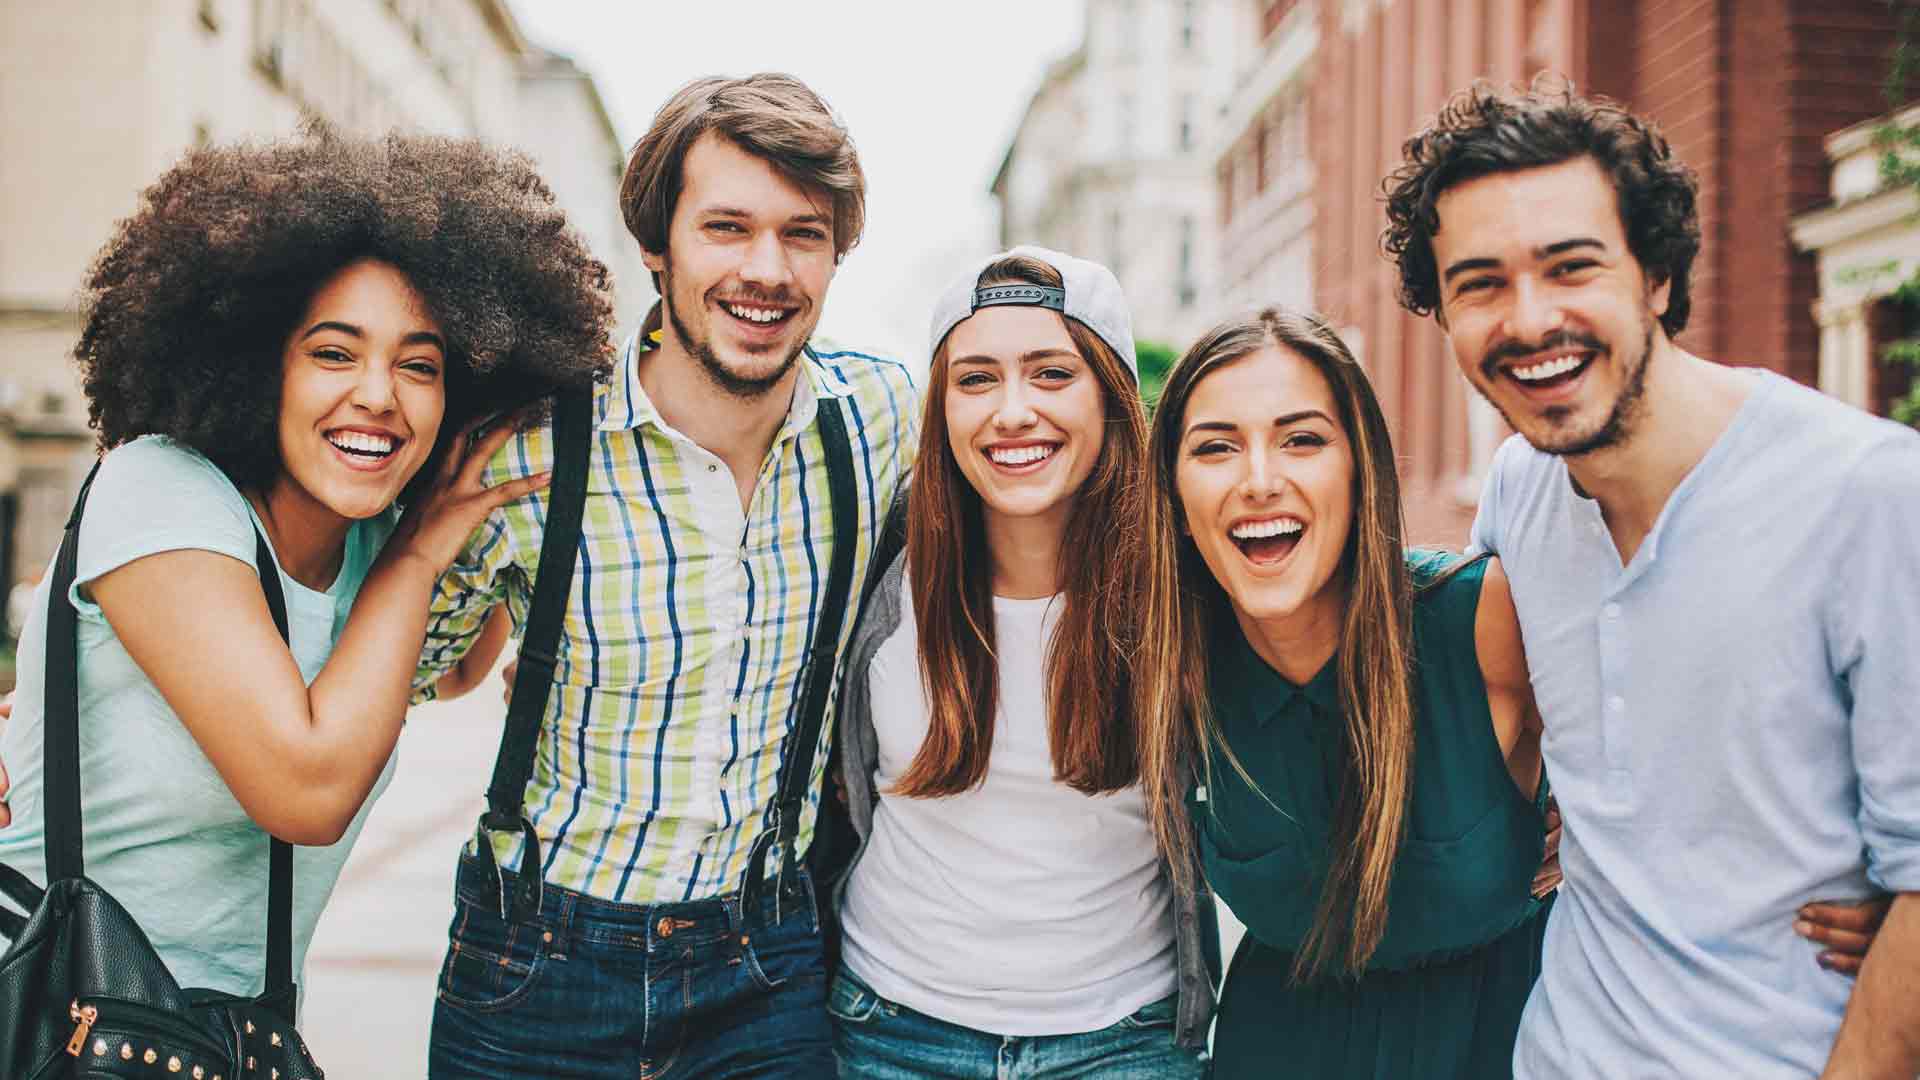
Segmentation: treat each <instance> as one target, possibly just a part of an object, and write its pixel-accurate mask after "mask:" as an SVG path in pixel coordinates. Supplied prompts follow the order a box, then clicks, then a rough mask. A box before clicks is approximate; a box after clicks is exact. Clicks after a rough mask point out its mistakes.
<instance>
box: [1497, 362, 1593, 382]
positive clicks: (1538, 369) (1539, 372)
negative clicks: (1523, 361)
mask: <svg viewBox="0 0 1920 1080" xmlns="http://www.w3.org/2000/svg"><path fill="white" fill-rule="evenodd" d="M1581 363H1582V361H1581V359H1580V357H1578V356H1561V357H1556V358H1554V359H1552V360H1542V361H1540V362H1539V363H1537V364H1529V365H1527V366H1526V367H1516V368H1509V369H1508V370H1510V371H1512V372H1513V377H1514V378H1516V379H1519V380H1520V381H1521V382H1539V381H1540V380H1542V379H1551V378H1553V377H1554V376H1555V375H1565V374H1566V373H1567V372H1569V371H1572V370H1573V369H1574V368H1577V367H1579V366H1580V364H1581Z"/></svg>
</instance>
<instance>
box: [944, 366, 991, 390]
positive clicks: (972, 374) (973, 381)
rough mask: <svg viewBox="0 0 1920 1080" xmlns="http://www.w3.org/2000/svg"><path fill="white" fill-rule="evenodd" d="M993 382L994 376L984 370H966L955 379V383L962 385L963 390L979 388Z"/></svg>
mask: <svg viewBox="0 0 1920 1080" xmlns="http://www.w3.org/2000/svg"><path fill="white" fill-rule="evenodd" d="M992 383H993V376H991V375H989V374H987V373H986V372H984V371H968V372H964V373H962V374H961V375H960V376H959V377H958V378H956V379H954V380H953V385H955V386H958V387H960V388H961V389H962V390H977V389H979V388H980V387H983V386H989V385H992Z"/></svg>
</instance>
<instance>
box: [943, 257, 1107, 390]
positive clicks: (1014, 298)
mask: <svg viewBox="0 0 1920 1080" xmlns="http://www.w3.org/2000/svg"><path fill="white" fill-rule="evenodd" d="M1015 255H1024V256H1026V257H1027V258H1029V259H1036V260H1038V261H1040V262H1043V263H1046V264H1047V265H1048V266H1051V267H1053V268H1054V270H1056V271H1058V272H1059V274H1060V283H1061V285H1062V286H1063V287H1062V288H1058V289H1053V288H1048V287H1047V286H1044V285H1032V284H1028V283H1026V282H1013V283H1010V284H1003V285H986V286H982V285H980V284H979V282H980V273H981V271H983V270H985V269H986V268H987V267H989V266H992V265H993V264H994V263H996V262H999V261H1000V260H1001V259H1005V258H1010V257H1012V256H1015ZM1002 304H1019V305H1026V306H1029V307H1043V308H1047V309H1049V310H1051V311H1057V312H1059V313H1060V314H1062V315H1065V316H1066V317H1067V318H1069V319H1072V320H1073V321H1075V322H1077V323H1079V324H1080V325H1082V326H1084V327H1086V328H1087V329H1089V330H1091V331H1093V332H1094V333H1095V334H1096V335H1098V336H1099V338H1100V340H1101V341H1104V342H1106V343H1107V347H1108V348H1110V349H1112V350H1113V351H1114V353H1115V354H1116V355H1118V356H1119V357H1120V360H1121V362H1123V363H1125V364H1126V365H1127V371H1128V373H1130V374H1131V375H1132V376H1133V381H1134V382H1135V383H1138V382H1139V381H1140V361H1139V359H1138V358H1136V357H1135V355H1134V350H1133V320H1132V319H1131V318H1129V317H1128V315H1127V298H1126V296H1125V295H1124V294H1122V293H1121V291H1120V279H1119V278H1116V277H1114V276H1113V271H1111V270H1109V269H1107V268H1106V267H1104V266H1101V265H1100V264H1099V263H1096V262H1091V261H1089V260H1087V259H1077V258H1075V257H1073V256H1072V255H1067V254H1063V253H1062V252H1058V251H1050V250H1048V249H1046V248H1043V247H1035V246H1033V245H1031V244H1022V245H1021V246H1019V247H1016V248H1013V249H1011V250H1008V251H1003V252H1000V253H999V254H997V255H991V256H988V257H987V258H985V259H981V260H980V261H979V262H977V263H975V264H974V265H973V268H972V269H970V270H968V271H967V273H966V276H965V277H962V278H958V279H956V280H955V281H954V283H953V284H952V285H951V286H949V287H948V288H947V290H946V291H945V292H943V293H941V294H940V300H939V302H938V303H936V304H935V305H934V307H933V325H932V329H931V331H930V337H929V343H928V346H927V355H928V356H932V355H933V354H934V353H937V352H939V351H940V343H941V342H943V341H945V340H946V339H947V335H948V334H950V333H952V332H953V328H954V327H956V326H958V325H960V323H961V322H962V321H963V320H965V319H967V318H968V317H969V316H971V315H972V314H973V313H974V312H976V311H979V310H980V309H981V308H985V307H996V306H999V305H1002Z"/></svg>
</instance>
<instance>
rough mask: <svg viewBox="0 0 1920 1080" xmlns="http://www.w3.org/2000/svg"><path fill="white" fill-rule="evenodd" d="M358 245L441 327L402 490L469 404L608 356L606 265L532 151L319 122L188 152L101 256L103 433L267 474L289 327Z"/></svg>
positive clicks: (88, 348) (511, 393) (96, 418)
mask: <svg viewBox="0 0 1920 1080" xmlns="http://www.w3.org/2000/svg"><path fill="white" fill-rule="evenodd" d="M363 258H373V259H378V260H382V261H384V262H387V263H391V264H392V265H393V266H394V267H396V268H398V269H399V270H400V271H401V272H402V273H403V274H405V275H406V277H407V279H408V280H409V281H410V282H411V283H412V284H413V287H414V288H415V289H416V290H417V291H418V292H419V294H420V295H421V297H422V298H424V299H425V301H426V303H427V306H428V308H429V310H430V312H431V314H432V315H433V317H434V319H435V321H437V322H438V323H439V324H440V327H441V330H442V333H443V334H444V335H445V337H446V343H447V350H446V352H447V361H448V363H447V382H446V385H447V407H446V415H445V418H444V420H443V421H442V423H441V428H440V431H441V434H440V439H439V441H438V442H437V443H436V445H435V447H434V451H433V455H432V456H431V457H430V458H429V459H428V461H427V463H426V464H425V465H424V466H423V467H422V468H421V470H420V472H419V473H418V474H417V475H416V478H415V481H414V485H409V489H408V492H407V494H412V493H413V492H414V490H416V487H415V485H418V484H421V483H424V482H426V480H427V478H430V477H432V476H434V475H435V473H436V471H437V465H438V462H439V460H440V458H441V456H442V455H443V454H444V453H445V452H446V448H447V445H448V444H449V443H450V442H451V440H452V438H453V436H454V434H455V433H456V432H458V431H460V430H461V429H462V428H463V427H465V426H466V424H467V423H468V422H469V421H471V420H472V419H474V418H475V417H484V416H492V415H494V414H496V413H500V412H502V411H505V410H508V409H515V408H520V407H523V406H528V405H533V404H534V403H536V402H539V401H540V400H541V399H543V398H546V397H548V396H549V395H551V394H552V393H554V392H555V391H556V390H559V389H561V388H563V387H579V386H584V385H586V384H588V383H590V382H591V381H592V380H593V379H595V378H596V377H600V376H602V375H604V374H605V372H606V371H607V369H608V368H609V366H610V361H611V357H612V354H613V350H612V347H611V345H610V343H609V340H608V326H609V322H610V320H611V318H612V311H613V305H612V302H611V294H610V286H609V281H608V273H607V268H606V266H605V265H603V264H602V263H601V262H600V261H599V260H597V259H595V258H593V256H591V255H590V254H588V252H587V249H586V247H585V245H584V244H583V243H582V242H581V240H580V238H579V237H578V236H577V235H576V234H575V233H574V232H573V231H572V230H571V229H570V228H569V227H568V225H567V221H566V217H565V216H564V215H563V214H562V213H561V211H560V209H559V208H558V207H557V206H556V205H554V200H553V193H552V191H550V190H549V189H548V187H547V185H546V184H545V182H543V181H542V180H541V179H540V177H539V175H538V174H537V173H536V172H535V171H534V168H533V163H532V162H531V161H530V160H528V159H527V158H526V157H525V156H523V155H521V154H518V153H514V152H510V151H503V150H499V149H495V148H492V147H489V146H487V145H485V144H483V143H481V142H479V141H477V140H473V139H457V138H447V137H441V136H427V135H403V134H392V135H388V136H386V137H384V138H379V139H370V138H360V137H352V136H347V135H342V134H339V133H336V132H333V131H329V130H326V129H325V128H322V127H319V126H315V127H311V128H309V129H308V130H307V131H306V132H304V133H303V134H301V135H300V136H297V137H294V138H291V139H286V140H281V141H276V142H269V143H260V144H238V145H228V146H217V147H209V148H203V149H198V150H193V151H191V152H189V153H188V154H187V155H186V156H185V157H184V158H182V159H181V161H180V162H179V163H178V164H177V165H175V166H174V167H173V168H172V169H170V170H168V171H167V173H166V174H165V175H163V176H161V177H160V179H159V180H158V181H156V182H155V183H154V185H153V186H152V187H150V188H148V189H147V190H146V192H145V193H144V194H143V195H142V196H141V202H140V207H139V209H138V211H137V212H135V214H134V215H133V216H132V217H130V218H128V219H127V220H125V221H123V222H121V223H120V225H119V227H118V229H117V230H116V231H115V234H114V236H113V238H112V239H111V240H110V241H108V243H107V245H106V247H105V248H104V249H103V250H102V251H101V253H100V254H99V256H98V257H97V258H96V259H95V260H94V263H93V266H92V268H91V269H90V270H89V272H88V275H87V280H86V286H85V293H84V300H83V309H82V310H83V315H84V326H83V328H82V330H81V333H80V340H79V343H78V344H77V345H76V346H75V348H74V356H75V358H76V359H77V360H78V361H79V363H80V367H81V371H82V374H83V376H84V385H85V388H86V394H87V400H88V411H89V414H90V417H91V421H92V424H93V426H94V427H95V428H96V429H98V431H99V433H100V446H101V448H102V449H103V450H106V449H111V448H113V447H115V446H118V445H120V444H121V443H124V442H126V441H127V440H129V439H133V438H135V437H137V436H140V435H147V434H160V435H167V436H169V437H171V438H173V439H175V440H177V441H179V442H181V443H183V444H185V445H187V446H190V447H192V448H194V449H195V450H198V451H199V452H200V453H202V454H205V455H206V456H207V457H208V458H209V459H210V460H212V461H213V462H214V463H215V464H216V465H218V466H220V468H221V469H222V470H224V471H225V472H226V473H227V475H228V476H229V477H231V478H232V479H233V481H234V483H235V484H236V485H238V486H240V487H243V488H261V487H265V486H267V485H268V484H269V483H270V482H271V481H272V479H273V478H274V476H275V475H276V474H277V473H278V472H279V470H280V452H279V438H278V431H277V424H278V417H279V403H280V382H281V370H282V368H281V364H282V353H283V350H284V347H285V344H286V340H287V337H288V336H289V335H290V334H291V333H292V332H293V329H294V326H295V324H296V322H297V321H298V319H299V318H300V316H301V315H302V314H304V313H305V311H306V308H307V305H308V303H309V302H310V300H311V298H312V296H313V294H314V293H315V292H316V291H317V290H318V289H319V287H320V286H321V285H322V284H324V283H325V282H326V281H327V280H328V279H329V278H331V277H332V276H333V275H334V274H335V273H336V272H338V271H339V270H341V269H342V268H344V267H345V266H346V265H348V264H349V263H352V262H354V261H356V260H359V259H363ZM538 409H539V406H535V408H534V409H532V410H529V411H527V412H525V413H523V414H522V415H523V417H531V416H534V415H537V414H538Z"/></svg>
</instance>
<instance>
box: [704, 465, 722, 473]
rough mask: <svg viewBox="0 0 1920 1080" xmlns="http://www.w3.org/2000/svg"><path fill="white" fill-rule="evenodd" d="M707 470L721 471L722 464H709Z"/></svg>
mask: <svg viewBox="0 0 1920 1080" xmlns="http://www.w3.org/2000/svg"><path fill="white" fill-rule="evenodd" d="M707 471H708V472H719V471H720V466H718V465H709V466H707Z"/></svg>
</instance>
